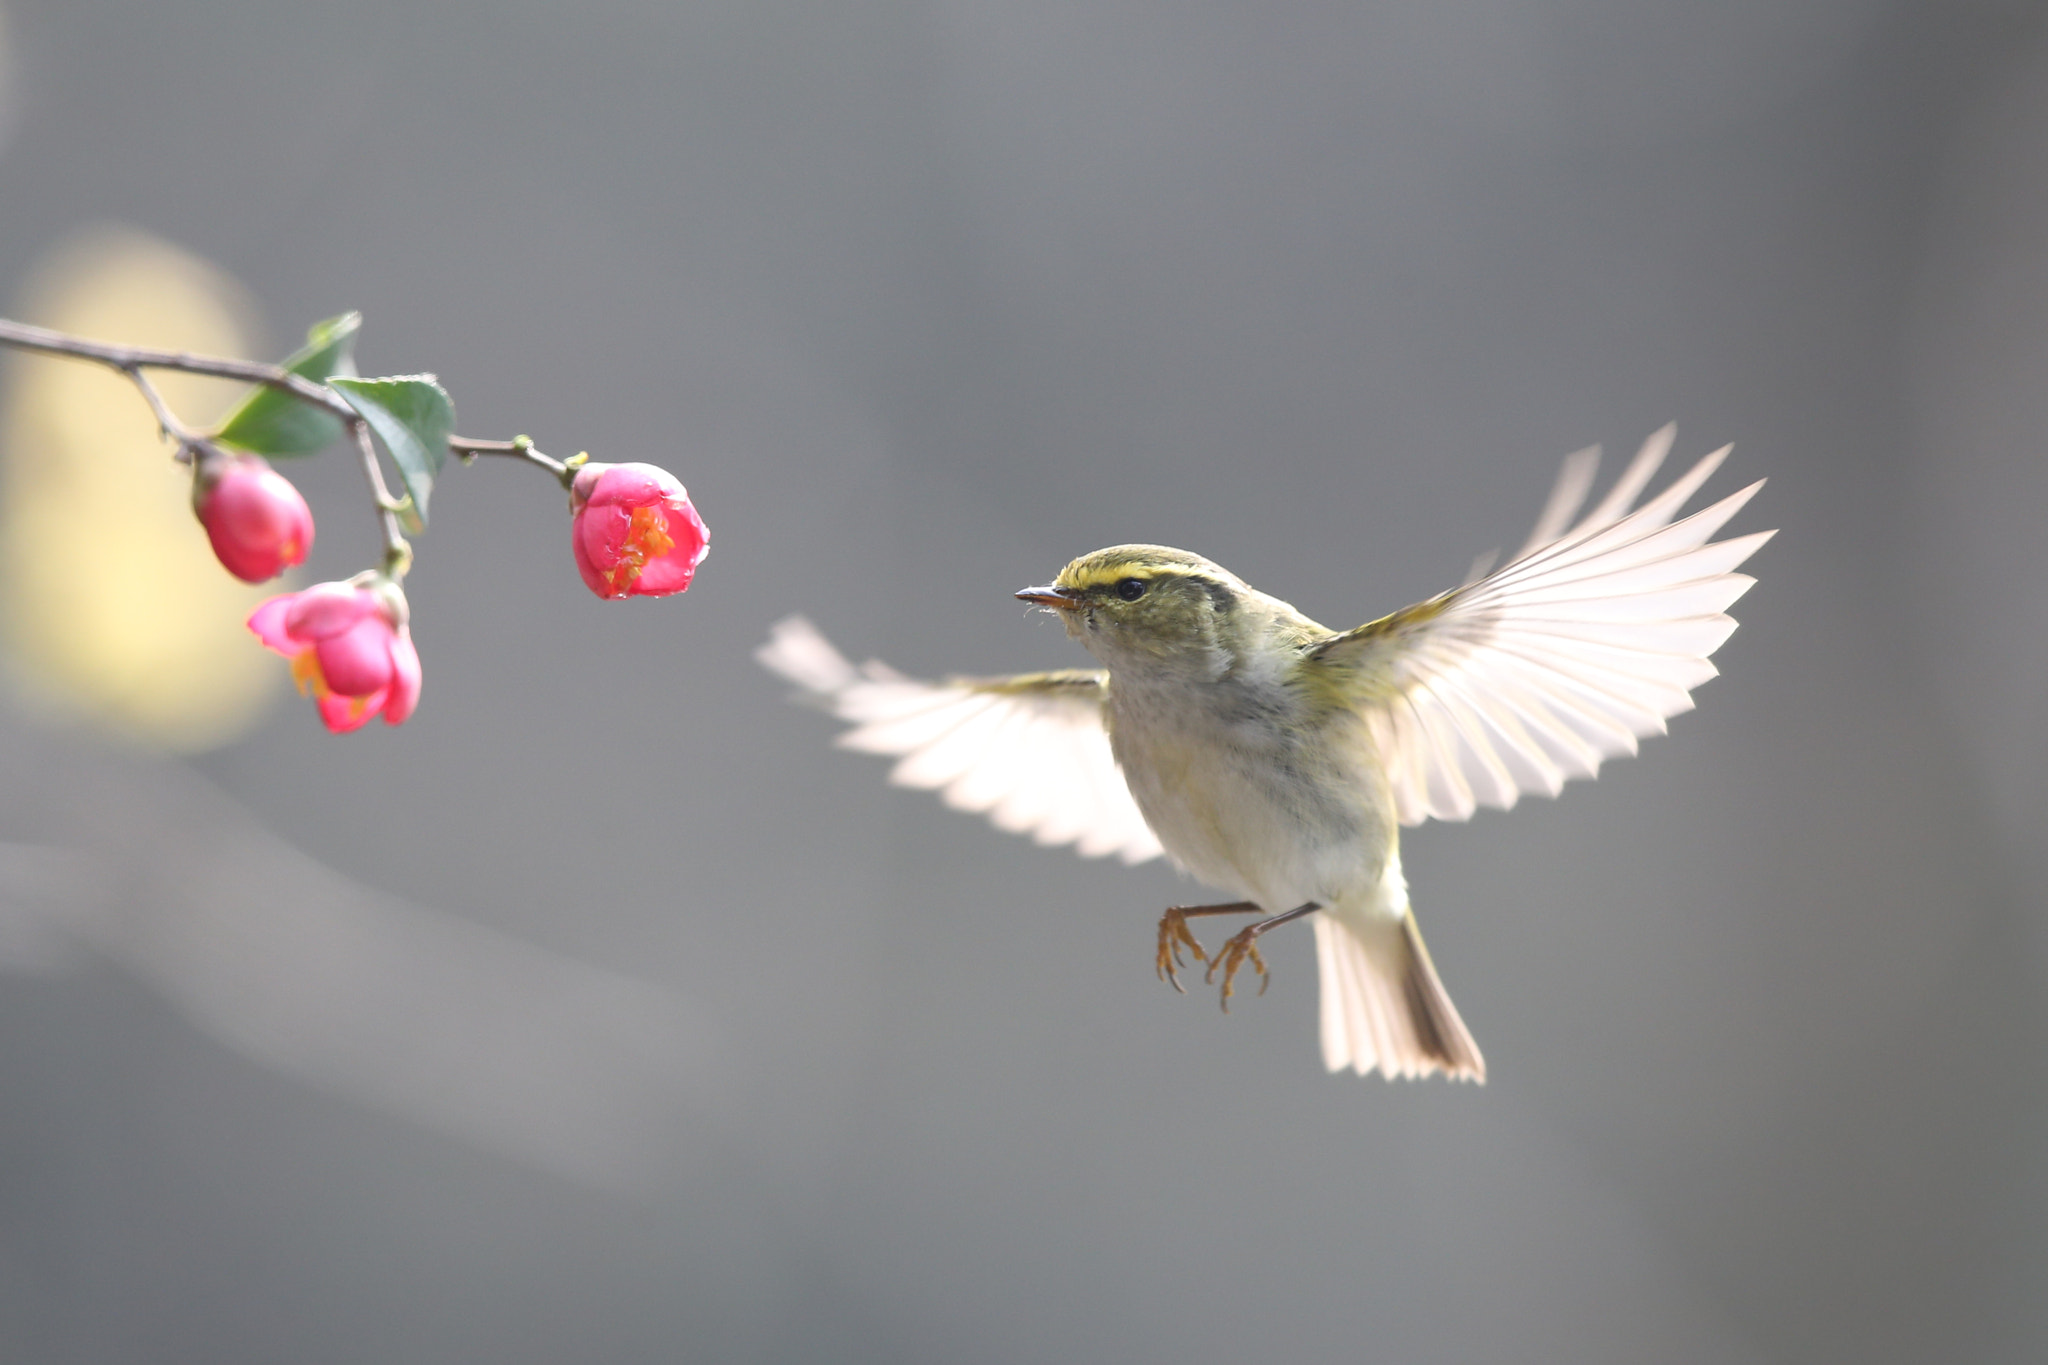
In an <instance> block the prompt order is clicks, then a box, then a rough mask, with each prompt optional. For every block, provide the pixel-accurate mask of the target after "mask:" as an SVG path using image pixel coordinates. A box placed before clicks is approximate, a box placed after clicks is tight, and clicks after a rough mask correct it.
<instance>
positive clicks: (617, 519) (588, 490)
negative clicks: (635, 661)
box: [569, 464, 711, 598]
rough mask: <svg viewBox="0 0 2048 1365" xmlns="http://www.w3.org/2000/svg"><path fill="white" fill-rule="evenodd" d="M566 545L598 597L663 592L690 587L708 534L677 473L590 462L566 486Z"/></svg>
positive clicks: (643, 466) (662, 594) (661, 594)
mask: <svg viewBox="0 0 2048 1365" xmlns="http://www.w3.org/2000/svg"><path fill="white" fill-rule="evenodd" d="M569 510H570V512H571V514H572V515H573V516H574V522H573V524H572V525H571V528H570V535H569V544H570V548H571V549H572V550H573V551H574V552H575V555H576V568H577V571H578V572H580V573H581V574H582V575H583V581H584V582H585V583H587V584H588V585H589V586H590V590H591V591H592V592H594V593H596V594H597V595H598V596H599V597H605V598H613V597H666V596H668V595H669V594H670V593H677V592H681V591H683V589H685V588H687V587H689V586H690V579H691V578H692V577H694V576H695V575H696V572H697V566H698V565H699V564H702V563H703V562H704V556H705V555H706V554H707V553H708V552H709V547H708V542H709V541H710V539H711V532H710V531H709V530H708V529H707V528H706V527H705V525H704V518H702V517H700V516H698V515H697V509H696V508H694V507H692V506H691V505H690V495H689V494H688V493H687V492H685V491H684V489H683V485H682V484H681V483H680V482H678V481H677V479H676V476H675V475H673V474H671V473H669V472H668V471H667V470H666V469H658V468H656V467H655V466H654V465H651V464H587V465H585V466H583V468H582V469H580V470H578V471H577V472H576V480H575V482H574V483H573V484H572V485H570V488H569Z"/></svg>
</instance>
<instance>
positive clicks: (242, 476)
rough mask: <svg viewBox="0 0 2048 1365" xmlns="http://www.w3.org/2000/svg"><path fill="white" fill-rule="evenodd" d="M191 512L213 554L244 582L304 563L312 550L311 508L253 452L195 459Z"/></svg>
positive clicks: (272, 575) (287, 480) (267, 577)
mask: <svg viewBox="0 0 2048 1365" xmlns="http://www.w3.org/2000/svg"><path fill="white" fill-rule="evenodd" d="M192 510H193V511H194V512H196V513H198V514H199V524H200V525H201V526H204V527H205V528H206V535H207V539H209V540H211V541H212V542H213V552H214V554H216V555H218V556H219V557H220V562H221V563H222V564H223V565H225V566H226V567H227V571H228V572H229V573H231V574H233V575H234V576H235V577H237V578H239V579H241V580H242V581H243V582H245V583H261V582H263V581H265V580H266V579H271V578H275V577H277V576H278V575H279V574H281V573H283V572H284V571H285V570H286V569H288V568H290V567H291V566H292V565H294V564H299V563H303V562H304V561H305V558H306V552H307V551H308V550H310V549H312V548H313V511H312V509H311V508H309V507H307V506H306V500H305V499H304V498H302V497H300V496H299V490H298V489H296V488H294V487H292V485H291V481H290V480H289V479H287V478H285V477H284V476H283V475H282V474H279V473H278V472H277V471H276V470H274V469H272V468H271V467H270V466H269V465H268V464H266V463H264V461H263V458H262V457H261V456H258V455H220V456H215V457H212V458H208V459H202V460H200V462H199V469H198V472H197V473H196V474H195V475H194V477H193V480H192Z"/></svg>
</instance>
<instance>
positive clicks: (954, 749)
mask: <svg viewBox="0 0 2048 1365" xmlns="http://www.w3.org/2000/svg"><path fill="white" fill-rule="evenodd" d="M755 657H756V658H758V659H759V660H760V661H761V662H762V663H763V664H765V665H766V666H767V667H768V668H769V669H771V670H772V671H774V672H776V673H779V674H781V675H782V676H783V677H785V678H787V679H789V680H790V681H791V682H793V683H795V684H796V685H797V686H799V687H801V688H802V689H803V690H804V692H805V693H806V694H808V695H809V696H810V697H811V698H812V699H813V700H815V701H817V702H819V703H820V704H822V705H823V706H824V707H825V708H826V709H827V710H829V711H831V712H832V714H833V715H835V716H838V717H839V718H840V719H841V720H845V721H851V722H852V723H853V727H854V728H853V729H851V730H848V731H847V732H846V733H845V734H842V735H841V736H840V737H839V743H840V744H841V745H842V746H844V747H846V748H848V749H859V750H861V751H863V752H865V753H871V754H888V755H891V756H892V757H895V758H896V759H897V760H898V762H897V764H896V767H895V769H894V770H893V771H891V773H890V774H889V777H890V780H891V781H893V782H896V783H897V784H899V785H901V786H905V787H922V788H926V789H928V790H936V791H937V792H939V794H940V795H941V796H942V797H943V798H944V799H945V802H946V804H947V805H949V806H952V807H954V808H955V809H958V810H969V811H981V812H983V813H985V814H986V815H987V816H988V818H989V819H990V820H991V821H993V822H994V823H995V825H996V827H997V828H998V829H1005V830H1010V831H1012V832H1013V833H1017V834H1029V835H1030V836H1031V837H1032V838H1033V839H1036V840H1037V841H1038V842H1039V843H1041V844H1073V845H1074V846H1075V850H1076V851H1077V852H1079V853H1081V854H1082V855H1083V856H1085V857H1090V858H1096V857H1101V856H1102V855H1104V854H1109V853H1114V854H1117V855H1118V856H1119V857H1121V858H1122V859H1123V860H1124V861H1125V862H1127V863H1141V862H1144V861H1145V860H1146V859H1147V858H1156V857H1158V856H1159V854H1160V851H1161V850H1160V847H1159V841H1158V840H1157V839H1155V838H1153V837H1152V831H1151V830H1150V829H1148V828H1147V827H1146V825H1145V817H1144V816H1142V815H1140V814H1139V813H1138V806H1137V803H1136V802H1135V801H1133V800H1132V799H1131V793H1130V789H1129V788H1128V787H1126V786H1125V785H1124V778H1123V773H1122V772H1121V771H1119V770H1118V768H1117V766H1116V759H1115V758H1113V757H1112V756H1111V755H1110V751H1109V734H1108V732H1107V731H1105V730H1104V729H1103V723H1102V701H1103V682H1104V678H1105V676H1106V675H1104V674H1102V673H1091V672H1086V671H1081V670H1073V671H1067V672H1059V673H1029V674H1024V675H1021V676H1018V677H1012V678H948V679H946V680H945V681H943V682H923V681H920V680H918V679H916V678H906V677H904V676H903V675H902V674H900V673H898V672H896V671H895V670H894V669H891V668H889V667H888V666H887V665H885V664H880V663H874V662H869V663H866V664H862V665H861V666H860V667H858V668H856V667H855V666H854V665H853V664H851V663H849V662H847V660H846V658H845V657H844V656H843V655H841V654H840V653H839V651H838V650H836V649H834V648H833V647H832V645H831V642H830V641H828V640H826V639H825V637H824V636H822V635H820V634H819V633H818V631H817V629H816V628H815V627H813V626H812V625H811V623H810V622H808V621H806V620H804V619H803V618H802V617H800V616H792V617H790V618H788V619H787V620H784V621H781V622H778V623H777V624H776V626H775V628H774V630H773V631H772V632H771V633H770V635H769V639H768V643H767V644H765V645H763V646H761V648H760V649H759V650H757V651H756V652H755Z"/></svg>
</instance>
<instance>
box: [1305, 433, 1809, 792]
mask: <svg viewBox="0 0 2048 1365" xmlns="http://www.w3.org/2000/svg"><path fill="white" fill-rule="evenodd" d="M1673 435H1674V428H1672V427H1666V428H1664V429H1663V430H1662V431H1659V432H1657V433H1656V434H1655V435H1653V436H1652V437H1650V439H1649V440H1648V441H1646V442H1645V443H1644V444H1643V448H1642V451H1641V453H1639V454H1638V455H1637V456H1636V458H1635V459H1634V460H1633V461H1632V462H1631V463H1630V465H1629V467H1628V469H1627V470H1626V471H1624V472H1623V474H1622V476H1621V478H1620V480H1619V481H1617V482H1616V484H1615V486H1614V488H1613V489H1612V490H1610V491H1609V492H1608V494H1607V496H1606V497H1605V498H1603V499H1602V500H1601V501H1600V503H1599V504H1598V505H1597V506H1595V507H1594V509H1593V510H1592V511H1591V512H1588V513H1587V514H1586V515H1585V516H1584V517H1582V518H1581V519H1580V520H1579V521H1578V523H1577V524H1576V525H1572V526H1571V527H1570V529H1568V530H1567V529H1565V528H1566V524H1567V523H1568V522H1570V520H1571V518H1572V516H1573V515H1574V514H1575V513H1576V512H1577V511H1578V508H1579V505H1580V504H1581V503H1582V502H1583V501H1584V500H1585V496H1586V493H1587V491H1588V489H1589V488H1590V487H1591V485H1592V478H1593V470H1594V464H1595V461H1596V459H1597V455H1596V454H1595V453H1594V452H1588V451H1582V452H1580V453H1579V454H1577V455H1574V456H1572V457H1571V458H1570V459H1568V460H1567V461H1566V462H1565V468H1564V471H1563V473H1562V474H1561V475H1560V477H1559V479H1558V484H1557V489H1556V491H1555V492H1553V493H1552V494H1551V497H1550V500H1549V502H1548V504H1547V505H1546V506H1545V507H1544V510H1543V514H1542V516H1541V517H1540V518H1539V519H1538V522H1537V528H1536V532H1535V534H1534V535H1532V536H1531V537H1530V541H1529V543H1528V544H1527V545H1525V546H1524V547H1523V549H1522V551H1521V553H1520V554H1519V555H1517V556H1516V558H1515V560H1514V561H1513V562H1512V563H1510V564H1508V565H1507V566H1506V567H1504V568H1502V569H1499V570H1498V571H1496V572H1494V573H1492V574H1490V575H1488V576H1487V577H1485V578H1482V579H1480V580H1478V581H1477V582H1473V583H1469V584H1467V585H1466V586H1464V587H1462V588H1458V589H1455V590H1454V591H1452V592H1449V593H1446V594H1444V595H1443V596H1441V597H1437V598H1433V599H1431V600H1430V601H1428V602H1424V603H1421V604H1419V605H1417V606H1414V607H1410V608H1408V609H1407V610H1406V611H1401V612H1396V613H1395V614H1394V615H1392V616H1389V617H1387V618H1385V619H1384V620H1381V621H1375V622H1373V623H1371V624H1370V625H1365V626H1361V627H1359V628H1358V629H1357V630H1354V631H1350V632H1347V633H1346V634H1343V635H1340V636H1337V637H1336V638H1335V639H1333V640H1330V641H1328V642H1326V643H1325V644H1323V645H1322V646H1320V648H1319V651H1318V652H1319V653H1320V655H1321V656H1322V657H1323V658H1324V659H1326V660H1328V661H1330V662H1331V663H1334V664H1339V665H1349V666H1352V667H1355V668H1357V669H1359V670H1360V673H1361V682H1362V685H1363V687H1364V689H1365V691H1366V693H1367V695H1368V696H1369V697H1371V699H1372V700H1371V701H1370V702H1369V704H1368V705H1367V707H1366V715H1367V718H1368V721H1369V722H1370V723H1371V725H1372V727H1373V730H1374V735H1375V738H1376V740H1377V741H1378V744H1379V749H1380V754H1381V756H1382V758H1383V759H1384V761H1385V762H1386V764H1387V769H1388V776H1389V779H1390V782H1391V785H1392V788H1393V794H1394V800H1395V803H1396V806H1397V808H1398V810H1399V814H1400V818H1401V822H1402V823H1403V824H1409V825H1413V824H1420V823H1421V822H1422V821H1423V820H1426V819H1428V818H1430V817H1432V816H1434V817H1435V818H1437V819H1439V820H1463V819H1466V818H1468V817H1470V816H1471V814H1472V812H1473V811H1474V810H1475V809H1476V808H1478V807H1480V806H1496V807H1500V808H1502V809H1506V808H1507V807H1509V806H1512V805H1514V804H1515V802H1516V801H1517V800H1518V799H1519V798H1520V797H1521V796H1522V794H1523V793H1525V792H1542V793H1544V794H1546V795H1550V796H1555V795H1556V794H1557V792H1558V791H1559V789H1560V788H1562V787H1563V786H1564V784H1565V782H1566V780H1567V779H1570V778H1573V777H1591V776H1593V775H1594V774H1595V773H1596V772H1597V771H1598V769H1599V766H1600V764H1601V762H1602V761H1603V760H1605V759H1608V758H1612V757H1615V756H1616V755H1618V754H1633V753H1634V752H1635V751H1636V741H1637V740H1638V739H1639V738H1641V737H1642V736H1645V735H1653V734H1662V733H1663V732H1664V728H1665V727H1664V722H1665V720H1666V718H1668V717H1670V716H1675V715H1677V714H1678V713H1680V712H1681V711H1689V710H1691V709H1692V704H1693V703H1692V697H1691V695H1690V694H1691V691H1692V689H1693V688H1695V687H1697V686H1699V685H1700V684H1701V683H1703V682H1705V681H1706V680H1707V679H1708V678H1711V677H1713V676H1714V675H1715V673H1716V671H1717V670H1716V669H1715V668H1714V666H1713V664H1711V663H1709V662H1708V661H1707V656H1708V655H1710V654H1712V653H1713V652H1714V651H1715V650H1716V649H1718V648H1719V647H1720V646H1721V643H1722V642H1723V641H1724V640H1726V639H1727V638H1728V636H1729V634H1730V633H1731V632H1732V631H1733V630H1734V629H1735V621H1734V619H1733V618H1731V617H1730V616H1728V615H1727V614H1726V608H1727V607H1728V606H1729V605H1730V604H1732V603H1733V602H1734V601H1735V600H1736V599H1737V598H1738V597H1741V596H1742V594H1743V593H1745V592H1747V591H1748V590H1749V587H1750V585H1751V584H1752V583H1753V582H1754V581H1755V580H1754V579H1752V578H1750V577H1749V576H1748V575H1746V574H1740V573H1736V572H1735V571H1734V570H1735V568H1736V566H1737V565H1739V564H1741V563H1742V562H1743V561H1744V560H1745V559H1747V558H1749V556H1750V555H1751V554H1753V553H1755V551H1756V550H1757V548H1758V547H1759V546H1761V545H1762V544H1763V543H1764V542H1765V541H1767V540H1769V539H1770V538H1771V536H1772V535H1773V534H1775V533H1774V532H1771V531H1760V532H1757V533H1756V534H1753V535H1747V536H1739V537H1736V538H1734V539H1731V540H1723V541H1714V540H1713V539H1712V537H1713V535H1714V533H1715V532H1717V531H1719V530H1720V529H1721V527H1722V526H1723V525H1725V524H1726V523H1727V521H1728V519H1729V518H1730V517H1732V516H1734V515H1735V513H1736V512H1737V511H1738V510H1740V508H1741V507H1742V505H1743V504H1744V503H1746V502H1748V501H1749V500H1750V498H1751V497H1753V496H1754V495H1755V493H1756V491H1757V489H1759V488H1761V487H1763V482H1762V481H1761V480H1759V481H1758V482H1756V483H1753V484H1751V485H1750V486H1749V487H1747V488H1745V489H1743V490H1742V491H1740V492H1738V493H1735V494H1733V495H1731V496H1729V497H1726V498H1723V499H1722V500H1721V501H1719V502H1717V503H1715V504H1713V505H1712V506H1711V507H1708V508H1706V509H1705V510H1704V511H1700V512H1695V513H1693V514H1692V515H1691V516H1689V517H1686V518H1684V519H1682V520H1674V519H1673V518H1674V517H1675V516H1676V514H1677V512H1678V509H1679V508H1680V507H1681V506H1683V505H1684V503H1685V501H1686V499H1688V498H1690V497H1691V496H1692V495H1693V493H1695V492H1696V491H1698V489H1699V486H1700V485H1701V484H1702V483H1704V482H1705V481H1706V479H1707V476H1708V475H1710V474H1712V473H1713V472H1714V470H1715V469H1716V468H1717V467H1718V466H1719V465H1720V463H1721V461H1722V459H1723V458H1725V457H1726V456H1727V454H1728V451H1727V449H1726V448H1725V447H1724V448H1723V449H1721V450H1718V451H1715V452H1714V453H1713V454H1712V455H1709V456H1707V457H1706V458H1705V459H1704V460H1701V461H1700V462H1699V463H1698V464H1697V465H1695V466H1694V467H1693V468H1692V469H1691V470H1690V471H1688V472H1687V473H1686V474H1685V475H1683V476H1682V477H1680V478H1679V479H1678V480H1676V481H1675V482H1674V483H1672V484H1671V486H1670V487H1668V488H1666V489H1665V490H1664V491H1663V492H1661V493H1659V494H1658V495H1657V496H1656V497H1654V498H1652V499H1651V500H1650V501H1649V502H1646V503H1644V504H1643V505H1642V506H1641V507H1639V508H1635V509H1634V510H1633V511H1631V510H1630V509H1631V507H1632V506H1633V504H1634V502H1635V500H1636V498H1637V497H1638V496H1640V495H1641V493H1642V491H1643V490H1644V488H1646V487H1647V486H1648V484H1649V482H1650V479H1651V478H1652V477H1653V476H1654V475H1655V473H1656V471H1657V468H1658V466H1659V465H1660V464H1661V463H1662V462H1663V459H1664V456H1665V455H1666V454H1667V453H1668V452H1669V450H1670V448H1671V440H1672V436H1673Z"/></svg>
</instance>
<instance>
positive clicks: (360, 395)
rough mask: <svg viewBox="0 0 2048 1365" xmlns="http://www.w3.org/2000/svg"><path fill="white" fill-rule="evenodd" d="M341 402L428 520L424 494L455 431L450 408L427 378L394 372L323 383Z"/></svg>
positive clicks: (435, 383)
mask: <svg viewBox="0 0 2048 1365" xmlns="http://www.w3.org/2000/svg"><path fill="white" fill-rule="evenodd" d="M327 383H328V385H329V387H331V388H332V389H333V390H334V391H335V392H336V393H338V394H340V395H341V396H342V397H343V398H346V399H347V400H348V401H349V403H350V404H351V405H352V406H353V407H354V408H355V410H356V411H357V412H360V413H361V414H362V415H363V420H364V421H366V422H368V423H369V424H370V430H372V431H374V432H376V433H377V439H378V440H380V441H382V442H383V443H384V448H385V449H386V450H388V451H390V452H391V458H392V460H393V461H394V462H395V463H396V464H397V465H398V476H399V477H400V478H402V479H404V480H405V491H406V492H408V493H410V494H411V495H412V505H413V506H414V507H416V508H418V509H419V518H420V524H421V525H422V526H424V525H426V521H427V496H428V494H430V493H432V492H433V491H434V477H435V476H436V475H438V474H439V473H440V472H441V462H442V461H444V460H446V459H447V458H448V433H450V432H452V431H454V430H455V404H454V403H453V402H452V401H451V400H450V399H449V397H448V393H447V390H445V389H443V388H442V387H441V385H440V382H439V381H438V380H436V379H435V378H434V376H432V375H430V374H397V375H392V376H390V377H388V378H385V379H349V378H344V377H339V376H337V377H335V378H332V379H329V380H328V381H327Z"/></svg>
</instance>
